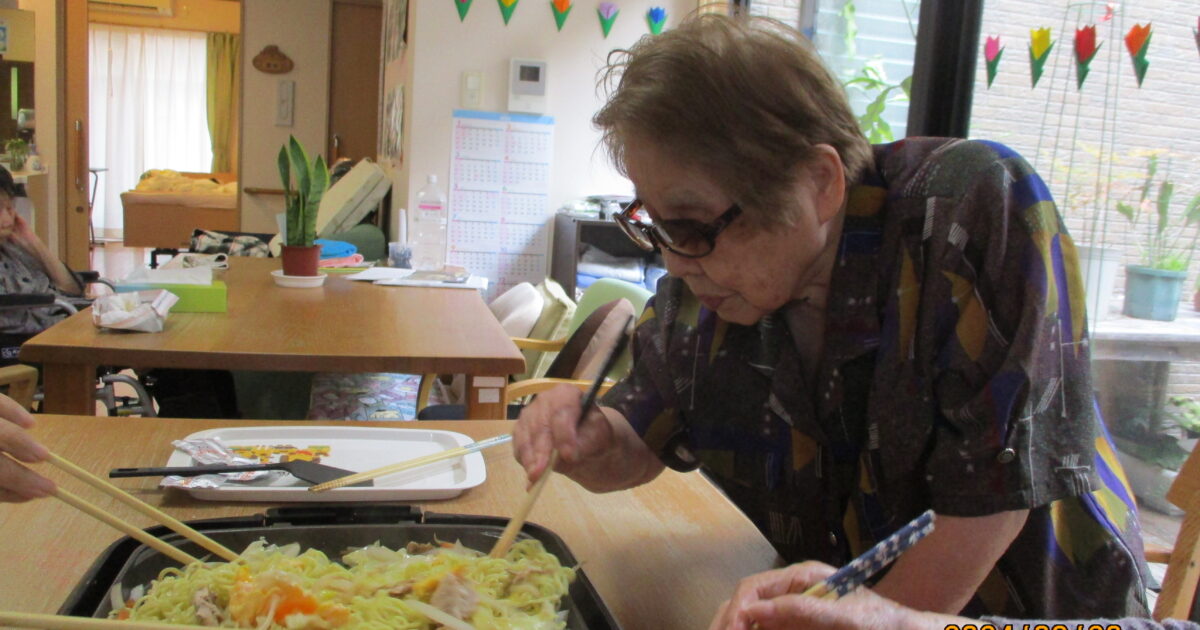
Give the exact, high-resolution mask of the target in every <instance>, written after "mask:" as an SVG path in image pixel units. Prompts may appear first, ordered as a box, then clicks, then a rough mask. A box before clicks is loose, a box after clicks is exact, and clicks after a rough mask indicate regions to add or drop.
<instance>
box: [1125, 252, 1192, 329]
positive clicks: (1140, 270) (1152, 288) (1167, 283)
mask: <svg viewBox="0 0 1200 630" xmlns="http://www.w3.org/2000/svg"><path fill="white" fill-rule="evenodd" d="M1186 279H1187V272H1186V271H1167V270H1165V269H1154V268H1151V267H1142V266H1140V265H1126V266H1125V308H1124V310H1123V311H1122V312H1123V313H1124V314H1125V315H1128V316H1130V317H1136V318H1138V319H1153V320H1157V321H1160V322H1170V321H1175V314H1176V313H1177V312H1178V311H1179V299H1180V297H1182V295H1183V283H1184V280H1186Z"/></svg>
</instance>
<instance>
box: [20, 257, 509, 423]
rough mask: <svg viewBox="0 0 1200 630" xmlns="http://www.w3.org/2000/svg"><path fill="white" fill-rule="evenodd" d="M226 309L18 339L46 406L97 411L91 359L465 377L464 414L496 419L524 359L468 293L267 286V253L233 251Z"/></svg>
mask: <svg viewBox="0 0 1200 630" xmlns="http://www.w3.org/2000/svg"><path fill="white" fill-rule="evenodd" d="M229 262H230V268H229V270H228V271H226V272H224V277H223V279H224V281H225V283H226V285H227V286H228V312H226V313H171V314H170V315H169V316H168V317H167V322H166V328H165V330H163V331H162V332H161V333H136V334H135V333H113V332H105V331H101V330H99V329H97V328H96V327H95V326H93V325H92V314H91V310H90V309H87V310H84V311H81V312H80V313H78V314H76V315H73V316H71V317H70V318H68V319H66V320H64V321H62V322H60V323H58V324H57V325H55V326H52V327H51V328H49V329H48V330H46V331H44V332H43V333H41V334H40V335H37V336H36V337H34V338H33V339H31V340H29V341H27V342H26V343H25V345H24V346H23V347H22V348H21V361H23V362H25V363H41V364H42V370H43V379H44V382H45V394H46V400H45V405H46V407H45V409H46V411H47V412H50V413H76V414H89V415H90V414H92V413H94V409H95V403H94V401H93V400H92V395H93V391H94V389H95V372H96V367H97V366H100V365H113V366H121V367H133V368H194V369H227V370H281V371H294V372H356V373H357V372H395V373H408V374H428V373H438V374H466V375H468V379H467V385H468V388H469V390H470V391H469V392H468V393H469V397H468V404H467V417H469V418H501V417H504V415H505V414H504V404H503V400H504V389H505V384H506V383H507V377H508V375H510V374H516V373H519V372H521V371H522V370H524V369H525V359H524V357H522V355H521V352H520V351H519V350H518V349H517V347H516V346H515V345H514V344H513V343H512V340H511V339H510V338H509V337H508V335H507V334H506V333H505V332H504V329H503V328H501V327H500V323H499V322H498V321H496V318H495V316H493V315H492V313H491V311H490V310H488V307H487V305H486V304H484V302H483V299H482V298H481V297H480V296H479V293H478V292H476V291H472V290H469V289H434V288H420V287H383V286H375V285H372V284H370V283H364V282H352V281H350V280H347V279H345V278H344V277H342V276H341V275H338V274H330V275H329V277H328V278H327V279H326V280H325V285H324V286H323V287H321V288H319V289H285V288H280V287H276V286H275V285H274V283H273V281H272V279H271V276H270V271H271V270H273V269H278V268H279V261H278V260H277V259H274V258H231V259H230V261H229Z"/></svg>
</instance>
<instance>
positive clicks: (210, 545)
mask: <svg viewBox="0 0 1200 630" xmlns="http://www.w3.org/2000/svg"><path fill="white" fill-rule="evenodd" d="M47 461H48V462H50V463H51V464H53V465H54V466H56V467H58V468H59V469H61V470H63V471H64V472H66V473H67V474H70V475H71V476H73V477H75V478H77V479H79V480H81V481H83V482H84V483H86V484H88V485H90V486H92V487H93V488H96V489H97V490H99V491H101V492H103V493H104V494H107V495H109V496H111V497H113V498H114V499H117V500H118V501H121V502H122V503H125V504H126V505H128V506H130V507H132V508H133V509H135V510H137V511H139V512H141V513H142V514H145V515H146V516H149V517H150V518H152V519H154V520H155V521H158V522H159V523H161V524H162V525H163V526H165V527H167V528H168V529H170V530H171V531H173V532H176V533H178V534H179V535H181V536H183V537H184V538H187V539H188V540H190V541H192V542H194V543H196V544H197V545H200V546H201V547H203V548H205V549H207V550H208V551H211V552H212V553H214V554H216V555H217V556H219V557H220V558H222V559H223V560H226V561H229V562H232V561H234V560H237V558H238V554H237V553H235V552H234V551H232V550H231V549H229V548H228V547H225V546H224V545H222V544H220V543H218V542H217V541H215V540H213V539H211V538H209V537H208V536H205V535H204V534H201V533H200V532H198V531H196V530H194V529H192V528H191V527H188V526H187V525H185V524H183V523H181V522H180V521H179V520H177V519H175V518H173V517H171V516H170V515H168V514H166V513H165V512H163V511H161V510H158V509H155V508H154V507H152V506H150V505H148V504H147V503H145V502H143V501H139V500H138V499H137V497H134V496H133V495H131V494H129V493H128V492H125V491H124V490H122V489H120V488H118V487H116V486H114V485H112V484H111V483H108V482H107V481H105V480H103V479H101V478H99V477H97V476H95V475H93V474H92V473H90V472H88V471H86V470H84V469H82V468H80V467H79V466H76V465H75V464H73V463H71V462H69V461H67V460H66V459H63V458H62V457H59V456H58V455H55V454H54V453H50V457H49V459H47ZM55 496H56V497H57V498H59V499H61V500H62V501H63V502H65V503H68V504H70V505H71V506H73V507H75V508H78V509H80V510H82V511H83V512H86V513H87V514H89V515H91V516H94V517H96V518H98V519H100V520H102V521H104V522H105V523H107V524H109V525H112V526H113V527H115V528H117V529H119V530H121V531H123V532H125V533H126V534H129V535H130V536H133V537H134V538H136V539H138V540H139V541H141V542H142V543H143V544H145V545H148V546H150V547H152V548H154V549H155V550H157V551H159V552H161V553H164V554H166V555H168V556H170V557H172V558H174V559H175V560H178V561H179V562H183V563H184V564H187V563H189V562H198V560H197V559H196V558H194V557H192V556H191V555H188V554H186V553H184V552H183V551H181V550H179V549H178V548H177V547H175V546H173V545H169V544H167V543H165V542H163V541H162V540H159V539H158V538H155V537H154V536H151V535H149V534H147V533H146V532H144V531H142V530H141V529H139V528H137V527H134V526H133V525H130V524H129V523H126V522H125V521H122V520H120V519H118V518H117V517H115V516H113V515H111V514H109V513H107V512H105V511H104V510H102V509H100V508H98V507H96V506H95V505H93V504H91V503H88V502H87V501H84V500H83V499H81V498H79V497H77V496H75V495H74V494H71V493H69V492H67V491H66V490H63V489H61V488H60V489H59V490H58V492H57V493H56V494H55ZM134 532H137V533H134ZM150 541H153V542H150ZM164 547H165V549H164ZM167 549H170V550H171V551H167Z"/></svg>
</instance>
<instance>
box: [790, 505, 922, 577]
mask: <svg viewBox="0 0 1200 630" xmlns="http://www.w3.org/2000/svg"><path fill="white" fill-rule="evenodd" d="M931 531H933V510H925V512H924V513H922V514H921V515H920V516H918V517H917V518H914V519H913V520H912V521H911V522H909V523H908V524H907V525H905V526H904V527H901V528H900V529H898V530H896V531H895V532H894V533H893V534H892V535H891V536H888V537H887V538H884V539H883V540H881V541H879V542H878V543H876V544H875V546H874V547H871V548H870V549H868V550H867V551H866V552H865V553H863V554H862V555H861V556H859V557H857V558H855V559H853V560H851V561H850V564H847V565H846V566H844V567H842V568H840V569H838V570H837V572H836V573H834V574H833V575H831V576H829V577H827V578H825V580H824V581H823V582H821V583H819V584H814V585H813V586H812V587H811V588H809V589H808V590H807V591H804V594H805V595H811V596H813V597H824V598H827V599H837V598H839V597H841V596H843V595H845V594H847V593H849V592H850V591H853V590H854V589H856V588H858V587H859V586H861V585H862V583H863V582H866V581H867V580H869V579H870V578H871V576H872V575H875V574H876V573H878V572H879V570H880V569H882V568H884V567H886V566H887V565H889V564H891V563H892V561H893V560H895V559H896V558H898V557H900V554H902V553H904V552H905V551H907V550H908V548H909V547H912V546H913V545H915V544H917V541H919V540H921V539H922V538H924V537H925V536H926V535H928V534H929V532H931Z"/></svg>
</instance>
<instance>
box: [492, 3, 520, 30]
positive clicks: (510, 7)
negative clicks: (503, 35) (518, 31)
mask: <svg viewBox="0 0 1200 630" xmlns="http://www.w3.org/2000/svg"><path fill="white" fill-rule="evenodd" d="M519 1H520V0H496V2H497V3H499V4H500V15H502V16H504V24H505V25H507V24H508V21H509V20H511V19H512V14H513V11H516V10H517V2H519Z"/></svg>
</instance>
